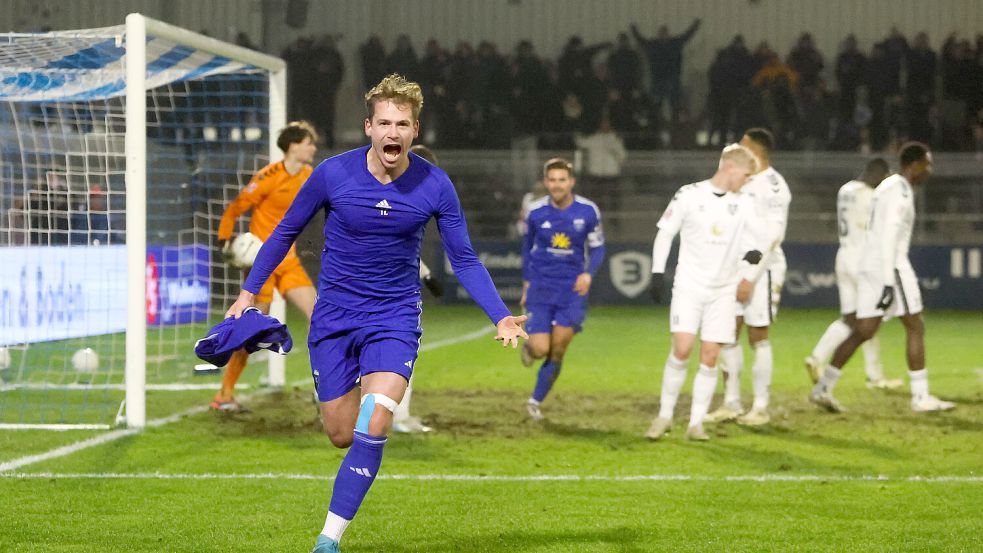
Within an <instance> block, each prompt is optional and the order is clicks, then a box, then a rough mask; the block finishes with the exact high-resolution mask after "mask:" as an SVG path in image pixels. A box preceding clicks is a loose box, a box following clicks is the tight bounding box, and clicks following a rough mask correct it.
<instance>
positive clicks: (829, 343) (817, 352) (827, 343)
mask: <svg viewBox="0 0 983 553" xmlns="http://www.w3.org/2000/svg"><path fill="white" fill-rule="evenodd" d="M850 332H851V330H850V325H848V324H846V323H845V322H843V319H836V320H835V321H833V322H832V323H830V325H829V327H827V328H826V332H824V333H823V336H822V338H820V339H819V343H817V344H816V347H815V348H813V350H812V357H813V359H815V360H816V361H817V362H819V363H826V362H827V361H829V358H830V357H832V356H833V352H834V351H836V348H838V347H840V344H842V343H843V341H844V340H846V339H847V337H848V336H850Z"/></svg>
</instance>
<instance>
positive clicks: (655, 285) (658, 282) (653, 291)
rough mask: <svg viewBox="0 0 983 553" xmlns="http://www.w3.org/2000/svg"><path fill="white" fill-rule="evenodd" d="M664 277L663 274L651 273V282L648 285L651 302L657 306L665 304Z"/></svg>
mask: <svg viewBox="0 0 983 553" xmlns="http://www.w3.org/2000/svg"><path fill="white" fill-rule="evenodd" d="M664 285H665V275H664V274H663V273H652V282H651V284H650V285H649V295H651V296H652V301H654V302H655V303H658V304H663V303H665V299H666V295H665V286H664Z"/></svg>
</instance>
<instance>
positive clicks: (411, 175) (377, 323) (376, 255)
mask: <svg viewBox="0 0 983 553" xmlns="http://www.w3.org/2000/svg"><path fill="white" fill-rule="evenodd" d="M422 106H423V94H422V93H421V91H420V86H419V85H418V84H416V83H414V82H409V81H407V80H406V79H405V78H403V77H402V76H399V75H389V76H388V77H386V78H384V79H383V80H382V81H381V82H380V83H379V84H378V85H376V86H375V87H374V88H373V89H372V90H370V91H369V92H368V93H367V94H366V95H365V107H366V111H367V115H366V119H365V135H366V136H368V137H369V138H370V139H371V144H370V145H368V146H365V147H362V148H358V149H356V150H352V151H350V152H346V153H344V154H341V155H337V156H335V157H332V158H330V159H328V160H325V161H324V162H322V163H321V164H320V165H319V166H318V167H317V168H316V169H315V170H314V173H313V174H312V175H311V177H310V178H309V179H308V180H307V182H306V183H304V185H303V187H301V189H300V192H299V193H298V194H297V198H296V199H295V200H294V202H293V204H292V205H291V206H290V209H289V210H287V213H286V215H285V216H284V218H283V220H282V221H281V222H280V224H279V225H278V226H277V227H276V229H275V230H274V231H273V234H272V235H271V236H270V237H269V239H268V240H267V241H266V242H265V243H264V244H263V247H262V249H261V250H260V252H259V255H258V256H257V257H256V261H255V263H254V265H253V268H252V270H251V271H250V273H249V277H248V278H247V279H246V282H245V284H244V285H243V290H242V292H240V294H239V297H238V299H237V300H236V302H235V303H234V304H233V305H232V307H231V308H229V311H228V314H227V316H228V315H234V316H236V317H239V316H240V315H241V314H242V311H243V310H244V309H246V308H247V307H250V306H251V305H252V304H253V301H254V297H255V294H256V293H257V292H258V291H259V289H260V287H261V286H262V284H263V282H265V281H266V279H267V278H268V277H269V276H270V273H271V272H272V271H273V269H274V268H275V267H276V266H277V265H278V264H279V263H280V261H281V260H282V259H283V257H284V256H285V255H286V253H287V251H288V250H289V248H290V246H291V244H293V242H294V240H295V239H296V238H297V236H298V235H299V234H300V232H301V231H302V230H303V228H304V226H306V225H307V223H308V221H310V220H311V218H312V217H314V214H315V213H317V212H318V211H321V210H323V211H324V212H325V214H326V218H325V223H324V238H325V240H324V243H325V246H324V250H323V252H322V254H321V272H320V274H319V275H318V283H317V287H318V298H317V303H316V305H315V306H314V313H313V317H312V320H311V329H310V334H309V336H308V347H309V350H310V357H311V372H312V374H313V377H314V386H315V389H316V390H317V395H318V399H319V400H320V402H321V416H322V419H323V421H324V431H325V433H326V434H327V435H328V437H329V438H330V439H331V443H332V444H334V445H335V446H337V447H339V448H346V447H349V446H351V448H350V449H349V450H348V453H347V454H346V455H345V459H344V460H343V461H342V464H341V467H340V468H339V469H338V476H337V478H336V479H335V481H334V490H333V493H332V496H331V505H330V507H329V510H328V515H327V518H326V520H325V524H324V529H323V530H322V531H321V534H320V535H319V536H318V539H317V543H316V545H315V547H314V553H328V552H332V551H338V543H339V542H340V540H341V536H342V534H343V533H344V531H345V529H346V528H347V527H348V524H349V523H350V522H351V520H352V518H354V516H355V513H356V512H357V511H358V508H359V506H360V505H361V503H362V500H363V499H364V497H365V494H366V493H367V492H368V491H369V487H370V486H371V485H372V482H373V481H374V480H375V476H376V473H377V472H378V471H379V466H380V465H381V463H382V451H383V448H384V446H385V444H386V440H387V434H388V432H389V429H390V425H391V423H392V412H393V409H395V407H396V404H397V403H399V401H400V399H401V398H402V397H403V392H404V391H405V390H406V383H407V381H408V380H409V378H410V375H411V374H412V372H413V365H414V363H415V362H416V358H417V352H418V349H419V345H420V336H421V334H422V329H421V328H420V317H421V315H422V312H421V305H422V304H421V301H420V280H419V276H420V267H419V262H420V243H421V241H422V239H423V231H424V227H425V226H426V224H427V222H428V221H429V220H430V219H431V218H434V219H436V221H437V228H438V230H439V231H440V235H441V237H442V238H443V241H444V248H445V250H446V252H447V257H448V259H449V260H450V263H451V266H452V268H453V269H454V274H456V275H457V278H458V279H459V280H460V281H461V284H462V285H464V288H465V289H466V290H467V291H468V293H469V294H470V295H471V297H473V298H474V299H475V301H476V302H477V303H478V305H479V306H480V307H481V308H482V309H483V310H484V311H485V313H486V314H487V315H488V317H489V318H490V319H491V320H492V322H493V323H495V324H496V326H497V327H498V334H497V336H496V337H495V339H496V340H500V341H502V344H503V346H504V345H507V344H511V345H512V347H513V348H514V347H516V346H517V345H518V342H519V338H527V335H526V333H525V332H524V331H523V330H522V327H521V324H522V323H523V322H524V321H525V320H526V317H525V316H518V317H513V316H512V315H511V313H509V310H508V308H506V307H505V304H504V303H503V302H502V299H501V297H499V295H498V292H497V291H496V290H495V286H494V284H493V283H492V280H491V277H490V276H489V275H488V271H487V270H486V269H485V267H484V266H483V265H482V264H481V262H480V261H479V260H478V256H477V255H476V254H475V252H474V249H473V248H472V247H471V241H470V239H469V238H468V232H467V225H466V223H465V220H464V215H463V213H462V212H461V204H460V201H459V200H458V197H457V193H456V191H455V190H454V185H453V184H452V183H451V181H450V179H449V178H448V177H447V174H446V173H445V172H444V171H442V170H440V169H439V168H437V167H435V166H434V165H431V164H430V163H427V162H425V161H424V160H423V159H422V158H420V157H419V156H417V155H416V154H411V153H410V146H411V144H412V143H413V139H414V138H416V137H417V135H418V134H419V131H420V122H419V121H420V120H419V116H420V109H421V107H422Z"/></svg>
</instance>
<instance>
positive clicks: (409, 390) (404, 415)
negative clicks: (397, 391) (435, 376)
mask: <svg viewBox="0 0 983 553" xmlns="http://www.w3.org/2000/svg"><path fill="white" fill-rule="evenodd" d="M412 395H413V377H410V381H409V382H407V383H406V392H405V393H403V400H402V401H400V402H399V405H397V406H396V408H395V409H393V422H396V421H404V420H406V419H408V418H410V396H412Z"/></svg>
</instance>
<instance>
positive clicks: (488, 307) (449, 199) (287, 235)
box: [243, 146, 510, 341]
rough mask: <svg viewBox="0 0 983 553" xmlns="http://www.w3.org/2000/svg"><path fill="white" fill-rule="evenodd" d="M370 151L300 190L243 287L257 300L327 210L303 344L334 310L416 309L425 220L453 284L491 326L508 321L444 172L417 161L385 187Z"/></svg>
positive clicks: (341, 160) (340, 161)
mask: <svg viewBox="0 0 983 553" xmlns="http://www.w3.org/2000/svg"><path fill="white" fill-rule="evenodd" d="M368 148H369V147H368V146H365V147H362V148H358V149H356V150H352V151H350V152H346V153H343V154H340V155H337V156H334V157H332V158H330V159H327V160H325V161H323V162H322V163H321V164H320V165H318V166H317V168H316V169H315V170H314V173H313V174H312V175H311V177H310V178H309V179H308V180H307V182H306V183H304V185H303V186H302V187H301V189H300V192H299V193H298V194H297V198H296V199H295V200H294V202H293V204H291V206H290V209H288V210H287V213H286V215H285V216H284V218H283V220H282V221H281V222H280V224H279V225H277V227H276V229H275V230H274V231H273V234H272V235H271V236H270V238H269V239H268V240H267V241H266V242H265V243H264V244H263V247H262V248H261V249H260V251H259V254H258V255H257V257H256V261H255V263H254V264H253V268H252V270H251V271H250V272H249V277H248V278H247V279H246V283H245V284H244V285H243V288H244V289H246V290H248V291H250V292H253V293H256V292H258V291H259V289H260V288H261V287H262V285H263V283H264V282H265V281H266V279H267V278H269V276H270V274H271V273H272V272H273V270H274V269H275V268H276V266H277V265H278V264H279V263H280V261H281V260H282V259H283V257H284V256H285V255H286V253H287V250H288V249H289V248H290V245H291V244H293V242H294V240H295V239H296V238H297V236H298V235H299V234H300V232H301V231H302V230H303V228H304V227H305V226H306V225H307V223H308V221H310V220H311V218H312V217H313V216H314V214H315V213H317V212H318V211H319V210H322V209H323V210H324V211H325V222H324V250H323V252H322V254H321V272H320V275H319V276H318V282H317V289H318V299H317V305H316V306H315V308H314V315H313V319H312V321H311V336H310V338H309V339H310V340H312V341H313V340H317V339H319V338H320V337H322V336H323V335H324V333H325V332H326V331H325V329H326V328H327V327H328V324H327V323H328V322H329V321H326V320H323V319H324V318H325V317H324V316H320V315H319V313H325V311H326V310H327V311H330V309H328V308H330V307H332V306H334V307H341V308H344V309H349V310H353V311H360V312H365V313H377V314H379V315H380V317H381V318H383V319H384V318H385V317H386V314H387V313H392V312H393V311H394V310H399V309H402V308H414V309H415V308H416V307H417V306H418V302H419V301H420V280H419V275H420V266H419V263H420V244H421V242H422V240H423V231H424V228H425V227H426V224H427V222H428V221H429V220H430V218H431V217H434V218H436V220H437V228H438V230H439V231H440V235H441V238H442V239H443V241H444V249H445V250H446V252H447V257H448V259H449V260H450V263H451V266H452V267H453V269H454V273H455V274H456V275H457V278H458V279H459V280H460V281H461V284H463V285H464V288H465V289H466V290H467V291H468V293H469V294H471V297H473V298H474V300H475V302H477V303H478V305H479V306H480V307H481V308H482V309H483V310H484V311H485V313H486V314H487V315H488V318H489V319H491V320H492V323H497V322H498V321H500V320H501V319H502V318H504V317H506V316H508V315H510V313H509V310H508V309H507V308H506V307H505V304H504V303H503V302H502V299H501V297H500V296H499V295H498V292H497V291H496V290H495V285H494V284H493V283H492V280H491V277H490V276H489V274H488V271H487V270H486V269H485V267H484V266H483V265H482V264H481V262H480V261H479V260H478V256H477V254H476V253H475V251H474V249H473V248H472V247H471V241H470V239H469V238H468V231H467V224H466V222H465V220H464V214H463V213H462V211H461V203H460V200H459V199H458V197H457V192H456V191H455V190H454V185H453V184H452V183H451V181H450V179H449V178H448V177H447V173H445V172H444V171H442V170H441V169H440V168H438V167H435V166H434V165H432V164H430V163H428V162H427V161H426V160H424V159H423V158H421V157H419V156H417V155H416V154H412V153H411V154H409V156H410V165H409V167H408V168H407V169H406V171H405V172H404V173H403V174H402V175H400V176H399V178H397V179H396V180H394V181H393V182H391V183H389V184H382V183H381V182H379V181H378V179H376V178H375V177H374V176H373V175H372V174H371V173H370V172H369V169H368V165H367V160H366V153H367V152H368Z"/></svg>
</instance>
